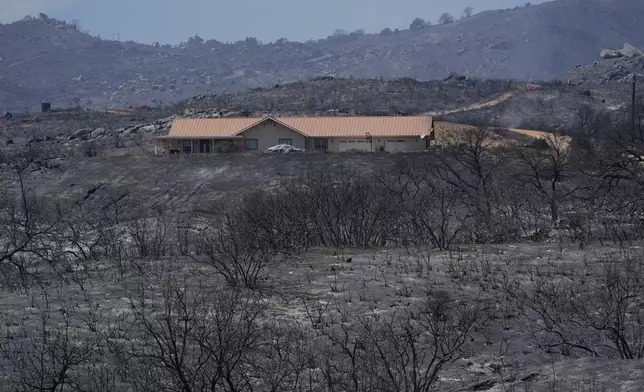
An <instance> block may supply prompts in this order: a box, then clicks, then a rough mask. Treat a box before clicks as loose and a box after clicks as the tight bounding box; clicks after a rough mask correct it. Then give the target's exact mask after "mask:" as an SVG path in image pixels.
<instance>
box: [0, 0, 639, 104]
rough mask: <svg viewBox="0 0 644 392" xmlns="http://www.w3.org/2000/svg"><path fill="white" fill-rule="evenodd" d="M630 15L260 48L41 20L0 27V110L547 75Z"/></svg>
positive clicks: (429, 29) (504, 14)
mask: <svg viewBox="0 0 644 392" xmlns="http://www.w3.org/2000/svg"><path fill="white" fill-rule="evenodd" d="M642 15H644V4H642V3H641V2H640V1H637V0H613V1H605V0H566V1H554V2H548V3H544V4H541V5H534V6H528V7H518V8H516V9H511V10H496V11H487V12H482V13H479V14H476V15H473V16H471V17H469V18H465V19H462V20H457V21H454V22H453V23H447V24H444V25H434V26H423V27H422V28H414V29H413V30H411V29H410V30H400V31H398V32H393V31H392V32H390V33H384V32H383V33H382V34H364V33H362V32H357V33H352V34H338V35H333V36H330V37H329V38H327V39H323V40H318V41H309V42H305V43H299V42H289V41H287V40H279V41H277V42H273V43H268V44H262V43H260V42H258V41H257V40H256V39H252V38H249V39H247V40H245V41H240V42H236V43H221V42H218V41H216V40H208V41H204V40H203V39H201V38H198V37H193V38H192V39H190V40H188V41H187V42H186V43H185V44H183V45H180V46H178V47H167V46H151V45H143V44H137V43H133V42H117V41H108V40H101V39H99V38H96V37H91V36H89V35H87V34H84V33H82V32H79V31H78V30H77V29H76V27H75V26H73V25H69V24H65V23H64V22H60V21H56V20H53V19H51V18H48V17H46V16H45V15H43V16H42V17H40V18H31V19H26V20H23V21H19V22H16V23H13V24H9V25H2V26H0V58H1V60H0V111H6V110H14V111H15V110H23V109H25V108H26V107H33V106H34V105H37V104H38V103H39V102H41V101H43V100H45V101H52V102H54V104H55V105H58V106H66V105H69V104H70V102H71V101H72V100H73V99H75V98H77V99H80V100H81V101H82V102H84V103H85V102H86V101H88V100H90V101H91V103H92V105H94V106H95V107H99V108H102V107H105V106H108V107H122V106H125V105H141V104H148V105H151V106H157V105H162V104H168V103H170V102H177V101H180V100H182V99H186V98H189V97H191V96H194V95H198V94H203V93H209V94H211V93H221V92H224V91H228V92H231V91H240V90H244V89H246V88H248V87H251V88H253V87H268V86H273V85H275V84H283V83H288V82H293V81H298V80H306V79H308V78H310V77H315V76H335V77H350V76H353V77H358V78H375V77H383V78H388V79H389V78H400V77H411V78H416V79H420V80H430V79H441V78H444V77H446V76H447V75H449V74H450V73H452V72H456V73H460V74H464V75H467V76H470V77H480V78H502V79H507V78H511V79H519V80H530V79H537V80H547V79H551V78H553V77H555V76H560V75H562V74H564V73H565V72H567V71H568V70H569V69H571V68H572V67H574V66H576V65H579V64H588V63H591V62H592V61H593V60H595V59H596V58H597V57H598V56H599V51H600V49H602V48H617V47H621V46H622V45H623V44H624V42H630V43H632V44H634V45H635V46H644V41H642V37H644V27H642V24H640V23H638V22H637V20H638V17H637V16H642Z"/></svg>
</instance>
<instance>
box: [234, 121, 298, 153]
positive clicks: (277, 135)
mask: <svg viewBox="0 0 644 392" xmlns="http://www.w3.org/2000/svg"><path fill="white" fill-rule="evenodd" d="M242 136H244V139H257V143H258V145H259V151H265V150H266V149H267V148H269V147H273V146H275V145H277V144H279V139H292V140H293V145H294V146H295V147H297V148H306V145H305V139H306V138H305V137H304V136H303V135H301V134H299V133H297V132H294V131H292V130H291V129H289V128H287V127H285V126H283V125H281V124H278V123H275V122H272V121H265V122H263V123H261V124H258V125H256V126H254V127H252V128H250V129H249V130H247V131H246V132H244V133H243V134H242Z"/></svg>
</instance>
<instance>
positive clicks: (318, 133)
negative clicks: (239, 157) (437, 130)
mask: <svg viewBox="0 0 644 392" xmlns="http://www.w3.org/2000/svg"><path fill="white" fill-rule="evenodd" d="M433 127H434V122H433V119H432V117H428V116H391V117H390V116H380V117H341V116H337V117H263V118H251V117H241V118H203V119H202V118H177V119H175V120H174V122H173V123H172V128H171V129H170V133H169V134H168V135H167V136H159V137H156V140H155V153H165V154H167V153H210V152H218V151H230V150H232V149H235V150H259V151H264V150H266V149H267V148H269V147H272V146H275V145H278V144H290V145H293V146H295V147H297V148H302V149H306V150H308V151H313V150H323V151H331V152H343V151H391V152H394V151H422V150H424V149H426V148H427V147H429V142H430V139H431V138H432V137H433ZM231 147H232V148H231Z"/></svg>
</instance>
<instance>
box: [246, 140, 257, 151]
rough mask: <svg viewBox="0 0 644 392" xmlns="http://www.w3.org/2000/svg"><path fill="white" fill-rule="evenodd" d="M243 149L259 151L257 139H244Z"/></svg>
mask: <svg viewBox="0 0 644 392" xmlns="http://www.w3.org/2000/svg"><path fill="white" fill-rule="evenodd" d="M244 148H245V149H247V150H257V149H259V142H258V140H257V139H244Z"/></svg>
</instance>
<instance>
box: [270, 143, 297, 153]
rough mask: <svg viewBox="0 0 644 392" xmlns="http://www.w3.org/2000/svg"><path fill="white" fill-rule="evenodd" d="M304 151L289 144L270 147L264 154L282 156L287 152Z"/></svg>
mask: <svg viewBox="0 0 644 392" xmlns="http://www.w3.org/2000/svg"><path fill="white" fill-rule="evenodd" d="M304 151H305V150H303V149H301V148H297V147H295V146H291V145H290V144H278V145H277V146H273V147H270V148H268V149H267V150H266V152H274V153H278V154H284V153H289V152H304Z"/></svg>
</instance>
